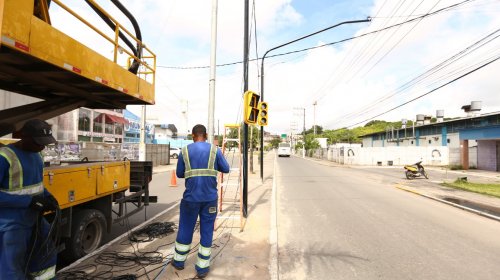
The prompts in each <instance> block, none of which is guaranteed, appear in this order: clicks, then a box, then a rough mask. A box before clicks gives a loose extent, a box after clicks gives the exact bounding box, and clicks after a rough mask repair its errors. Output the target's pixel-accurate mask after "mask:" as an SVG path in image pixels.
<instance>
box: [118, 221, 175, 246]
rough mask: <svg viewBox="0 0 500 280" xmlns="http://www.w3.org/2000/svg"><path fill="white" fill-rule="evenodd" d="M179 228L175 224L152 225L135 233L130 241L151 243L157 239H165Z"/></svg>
mask: <svg viewBox="0 0 500 280" xmlns="http://www.w3.org/2000/svg"><path fill="white" fill-rule="evenodd" d="M176 229H177V227H176V226H175V223H173V222H164V223H160V222H158V223H152V224H149V225H146V226H144V227H143V228H141V229H138V230H136V231H133V232H132V233H131V234H130V235H129V237H128V239H129V240H130V241H132V242H150V241H153V240H154V239H155V238H163V237H165V236H167V235H169V234H172V233H174V232H175V230H176Z"/></svg>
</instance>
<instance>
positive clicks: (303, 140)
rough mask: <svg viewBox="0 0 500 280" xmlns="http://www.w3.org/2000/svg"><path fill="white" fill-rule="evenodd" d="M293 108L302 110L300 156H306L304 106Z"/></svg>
mask: <svg viewBox="0 0 500 280" xmlns="http://www.w3.org/2000/svg"><path fill="white" fill-rule="evenodd" d="M294 109H295V110H297V111H298V110H301V111H303V113H302V119H303V127H302V158H305V157H306V149H305V144H306V108H294Z"/></svg>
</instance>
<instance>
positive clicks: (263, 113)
mask: <svg viewBox="0 0 500 280" xmlns="http://www.w3.org/2000/svg"><path fill="white" fill-rule="evenodd" d="M267 108H268V106H267V102H259V118H258V119H257V124H258V125H260V126H266V125H267V120H268V115H267Z"/></svg>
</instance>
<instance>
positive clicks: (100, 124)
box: [94, 114, 104, 133]
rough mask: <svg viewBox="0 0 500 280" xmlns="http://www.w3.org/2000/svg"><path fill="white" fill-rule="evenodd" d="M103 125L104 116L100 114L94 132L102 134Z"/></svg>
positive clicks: (95, 120)
mask: <svg viewBox="0 0 500 280" xmlns="http://www.w3.org/2000/svg"><path fill="white" fill-rule="evenodd" d="M103 123H104V114H99V115H98V116H97V117H96V118H95V119H94V132H99V133H102V127H103Z"/></svg>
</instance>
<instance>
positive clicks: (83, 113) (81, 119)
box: [78, 109, 91, 131]
mask: <svg viewBox="0 0 500 280" xmlns="http://www.w3.org/2000/svg"><path fill="white" fill-rule="evenodd" d="M90 115H91V112H90V110H87V109H80V110H78V130H80V131H90Z"/></svg>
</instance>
